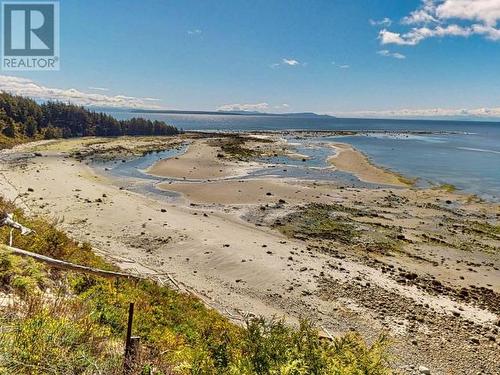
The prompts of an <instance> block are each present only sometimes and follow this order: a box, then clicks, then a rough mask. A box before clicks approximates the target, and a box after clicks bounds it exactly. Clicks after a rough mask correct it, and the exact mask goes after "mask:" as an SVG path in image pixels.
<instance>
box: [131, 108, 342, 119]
mask: <svg viewBox="0 0 500 375" xmlns="http://www.w3.org/2000/svg"><path fill="white" fill-rule="evenodd" d="M130 112H132V113H158V114H177V115H226V116H227V115H233V116H279V117H302V118H311V117H325V118H335V117H334V116H330V115H319V114H317V113H313V112H299V113H267V112H258V111H179V110H163V109H133V110H131V111H130Z"/></svg>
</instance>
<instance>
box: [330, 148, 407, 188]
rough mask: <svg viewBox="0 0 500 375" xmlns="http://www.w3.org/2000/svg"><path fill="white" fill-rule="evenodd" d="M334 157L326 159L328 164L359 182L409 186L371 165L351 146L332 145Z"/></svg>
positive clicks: (389, 173) (398, 178)
mask: <svg viewBox="0 0 500 375" xmlns="http://www.w3.org/2000/svg"><path fill="white" fill-rule="evenodd" d="M331 147H333V148H334V149H335V155H333V156H331V157H330V158H328V162H329V163H330V164H332V165H334V166H335V167H336V168H337V169H339V170H341V171H344V172H350V173H353V174H354V175H355V176H357V177H358V178H359V179H360V180H362V181H366V182H372V183H375V184H384V185H393V186H409V184H408V183H407V182H406V181H405V180H404V179H403V178H401V177H400V176H398V175H396V174H395V173H391V172H388V171H386V170H384V169H382V168H380V167H377V166H375V165H373V164H372V163H371V162H370V161H369V160H368V158H367V157H366V156H365V155H363V154H362V153H361V152H359V151H357V150H355V149H354V148H353V147H352V146H350V145H348V144H345V143H333V144H331Z"/></svg>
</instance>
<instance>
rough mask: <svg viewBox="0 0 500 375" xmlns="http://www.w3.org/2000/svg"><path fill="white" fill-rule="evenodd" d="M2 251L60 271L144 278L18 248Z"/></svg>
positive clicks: (1, 247)
mask: <svg viewBox="0 0 500 375" xmlns="http://www.w3.org/2000/svg"><path fill="white" fill-rule="evenodd" d="M0 250H4V251H7V252H10V253H12V254H14V255H19V256H22V257H28V258H33V259H35V260H38V261H40V262H43V263H46V264H48V265H49V266H51V267H54V268H59V269H63V270H71V271H78V272H83V273H89V274H92V275H96V276H101V277H111V278H112V277H124V278H127V279H142V277H140V276H136V275H131V274H129V273H123V272H114V271H106V270H102V269H99V268H93V267H87V266H82V265H80V264H74V263H70V262H65V261H63V260H59V259H54V258H50V257H48V256H45V255H41V254H36V253H32V252H30V251H26V250H22V249H18V248H16V247H11V246H7V245H4V244H0Z"/></svg>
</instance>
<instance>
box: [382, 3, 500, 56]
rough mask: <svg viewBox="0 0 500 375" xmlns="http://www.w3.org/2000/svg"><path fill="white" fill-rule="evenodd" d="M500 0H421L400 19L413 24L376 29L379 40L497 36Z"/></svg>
mask: <svg viewBox="0 0 500 375" xmlns="http://www.w3.org/2000/svg"><path fill="white" fill-rule="evenodd" d="M499 21H500V0H422V4H421V5H420V7H419V8H418V9H415V10H414V11H412V12H411V13H410V14H409V15H408V16H406V17H404V18H403V19H402V21H401V23H402V24H403V25H414V27H413V28H412V29H410V30H409V31H406V32H394V31H390V30H387V28H384V29H383V30H381V31H380V32H379V40H380V42H381V44H398V45H409V46H414V45H417V44H418V43H420V42H421V41H423V40H425V39H428V38H434V37H438V38H442V37H446V36H460V37H469V36H472V35H480V36H483V37H485V38H487V39H490V40H494V41H498V40H500V29H499V28H497V23H498V22H499Z"/></svg>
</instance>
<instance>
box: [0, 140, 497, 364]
mask: <svg viewBox="0 0 500 375" xmlns="http://www.w3.org/2000/svg"><path fill="white" fill-rule="evenodd" d="M174 141H175V142H174ZM182 141H183V142H185V141H187V142H189V143H190V144H189V147H188V149H187V151H186V152H185V153H184V154H182V155H180V156H178V158H171V159H167V160H162V161H159V162H157V163H156V164H155V165H153V166H152V167H151V168H149V169H148V170H147V172H148V173H149V174H152V175H156V176H162V177H164V178H171V179H172V180H171V181H169V182H162V183H161V184H160V185H158V186H157V187H158V188H159V189H162V190H168V191H173V192H177V193H180V194H181V197H180V198H177V199H163V198H161V194H158V195H151V194H149V195H147V194H141V193H140V192H137V191H132V190H129V189H127V188H126V183H125V181H122V180H120V179H117V178H116V177H114V176H113V175H112V174H107V173H103V171H102V170H98V169H96V168H94V167H93V166H92V163H91V161H89V160H88V159H85V158H84V159H82V160H78V159H75V158H74V156H72V155H74V153H75V152H78V151H83V150H85V149H88V147H89V143H91V144H94V145H99V150H97V151H96V152H99V153H104V154H105V153H106V152H107V151H106V150H114V151H113V152H116V148H117V146H118V145H120V147H122V148H124V149H129V150H132V151H130V152H127V155H128V157H131V156H130V154H133V153H134V152H133V149H134V147H135V146H136V145H135V141H134V140H132V139H120V138H118V139H88V140H69V141H50V142H40V143H37V144H26V145H22V146H17V147H15V148H14V149H12V150H3V151H2V152H1V153H0V170H1V172H0V173H1V174H0V189H1V192H2V195H4V196H6V197H7V198H9V199H11V200H16V204H18V205H19V206H20V207H21V208H24V209H25V210H26V211H27V213H29V214H30V215H34V216H36V215H42V216H44V217H47V218H51V219H54V220H57V221H58V223H59V224H58V225H59V226H60V227H61V228H63V229H64V230H66V231H67V232H68V233H69V234H70V235H71V236H73V237H74V238H76V239H77V240H79V241H82V242H83V241H85V242H90V243H91V244H92V245H93V246H94V247H95V248H96V249H97V251H98V252H99V253H100V254H103V255H105V256H106V257H107V258H108V259H110V260H112V261H113V262H114V263H116V264H117V265H118V266H120V267H121V268H122V269H124V270H129V271H134V272H140V273H142V274H149V275H150V276H151V277H152V278H160V277H161V275H165V273H168V274H169V276H170V277H171V279H173V280H175V281H176V284H177V285H178V286H180V287H181V289H183V290H185V291H192V292H193V293H195V294H197V295H198V296H200V298H202V299H203V300H204V301H205V302H206V303H207V304H209V305H211V306H213V307H214V308H217V309H218V310H219V311H221V312H222V313H223V314H225V315H227V316H229V317H231V318H232V319H234V320H235V321H241V319H244V317H245V316H247V315H249V314H251V315H263V316H265V317H268V318H269V317H272V316H273V315H277V316H283V317H285V318H286V319H287V320H288V321H289V322H291V323H294V322H295V323H296V322H297V321H298V319H299V318H300V317H304V316H307V317H309V318H310V319H312V320H313V321H314V322H315V324H317V325H318V327H321V329H322V330H324V331H325V332H328V334H337V333H343V332H347V331H349V330H351V329H355V330H358V331H359V332H361V333H362V334H363V335H364V336H365V337H367V338H368V339H372V338H374V337H376V336H377V335H378V334H379V333H380V332H387V333H388V334H389V335H390V336H391V338H392V339H393V340H394V343H395V345H394V355H395V357H396V359H397V361H396V363H397V364H398V366H399V367H398V368H399V370H400V371H403V372H407V373H411V366H413V367H415V366H416V367H418V366H419V365H421V364H425V365H426V366H427V367H429V368H432V369H434V370H435V373H453V371H454V369H456V368H459V369H460V371H462V372H461V373H467V372H468V371H474V373H476V372H477V371H480V370H482V371H483V372H484V373H487V374H494V373H495V371H496V369H498V368H500V362H499V359H498V355H497V354H498V348H499V346H498V345H499V344H498V341H499V336H498V324H499V319H500V310H499V308H498V306H500V305H499V302H500V271H499V267H500V257H499V252H498V249H499V248H500V238H499V237H498V235H497V234H495V232H494V230H493V231H492V232H491V233H490V232H488V230H489V229H488V228H490V226H488V225H492V224H491V223H493V224H494V223H495V222H496V223H498V218H499V215H500V208H499V206H498V205H495V204H490V203H485V202H481V201H478V200H474V199H471V198H470V197H468V196H466V195H461V194H456V193H451V192H446V191H443V190H438V189H435V190H432V189H427V190H425V189H413V188H408V186H407V185H406V184H405V183H404V182H402V181H401V180H400V179H399V178H398V176H397V175H393V174H391V173H390V172H388V171H385V170H383V169H379V168H377V167H376V166H374V165H372V164H371V163H370V162H369V161H368V160H367V159H366V157H365V156H364V155H362V154H361V153H359V152H357V151H356V150H355V149H353V148H352V147H350V146H348V145H345V144H335V145H334V147H335V148H336V150H337V154H336V155H335V156H334V157H332V158H331V159H330V160H329V161H330V162H331V163H332V164H333V165H334V166H335V167H336V168H338V169H339V170H342V171H347V172H351V173H353V174H354V175H356V176H358V177H359V179H360V180H363V181H368V182H374V183H378V184H384V185H394V186H395V187H397V188H395V189H391V188H380V189H364V188H356V187H354V188H351V187H348V188H344V187H342V188H340V187H339V186H338V185H336V184H335V183H334V182H317V183H314V182H312V181H300V180H294V179H280V178H272V177H271V178H246V179H239V178H236V179H227V178H228V177H234V176H245V175H247V174H248V173H249V171H252V170H254V169H255V168H256V167H258V165H259V163H257V162H256V161H254V160H248V161H242V160H236V159H234V158H230V157H228V156H225V157H223V158H221V157H220V155H218V154H220V153H221V150H220V149H219V148H218V147H214V146H213V145H210V143H208V141H207V140H204V139H199V138H193V139H189V136H185V137H184V138H183V140H182ZM142 142H143V144H142V149H144V148H146V149H147V147H148V145H149V147H151V148H154V147H158V145H160V144H163V145H166V144H176V145H178V144H179V140H174V139H171V138H170V139H161V138H156V139H155V138H150V139H143V140H142ZM258 143H259V142H254V141H252V143H247V144H245V146H246V147H251V148H252V149H253V148H255V147H256V146H258V145H259V144H258ZM263 147H264V146H263ZM142 149H141V151H142ZM35 151H36V154H35V153H34V152H35ZM290 152H292V151H290ZM113 155H114V154H113ZM114 156H115V157H116V155H114ZM179 179H181V180H183V179H186V180H187V181H176V180H179ZM189 180H192V181H189ZM208 180H211V181H208ZM132 182H133V183H137V184H140V183H142V182H140V181H139V182H137V181H135V180H133V181H132ZM132 182H130V183H132ZM124 186H125V188H124ZM28 189H30V190H33V191H28ZM159 191H160V190H159ZM160 192H161V191H160ZM311 204H313V206H310V205H311ZM308 207H309V208H308ZM308 210H309V211H308ZM325 210H326V211H325ZM323 212H328V214H327V216H326V219H325V218H324V217H321V218H320V219H318V218H317V217H316V216H313V215H320V214H321V215H322V214H323ZM330 218H335V219H336V220H338V221H339V222H340V223H342V225H341V226H339V227H327V228H329V230H330V231H333V230H345V231H346V233H348V234H349V235H350V237H345V236H344V237H342V238H345V239H343V240H338V239H336V238H333V237H328V236H324V232H317V231H318V230H324V227H325V226H326V225H327V224H325V220H329V219H330ZM318 223H319V224H318ZM439 223H444V225H440V224H439ZM476 223H477V224H476ZM313 224H314V225H315V226H314V227H311V225H313ZM328 225H330V224H328ZM476 227H477V230H474V231H472V230H469V229H470V228H476ZM311 228H312V229H311ZM491 228H493V227H491ZM290 233H294V234H293V235H290ZM315 233H319V234H315ZM353 233H354V234H353ZM320 234H321V235H320ZM464 246H469V247H468V248H467V249H465V247H464ZM163 280H166V281H165V282H169V281H168V279H165V278H163ZM172 287H175V285H173V284H172ZM464 290H465V292H463V291H464ZM444 353H446V357H448V358H450V359H451V360H450V361H443V360H442V358H443V357H444ZM416 367H415V368H416ZM469 373H470V372H469Z"/></svg>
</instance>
